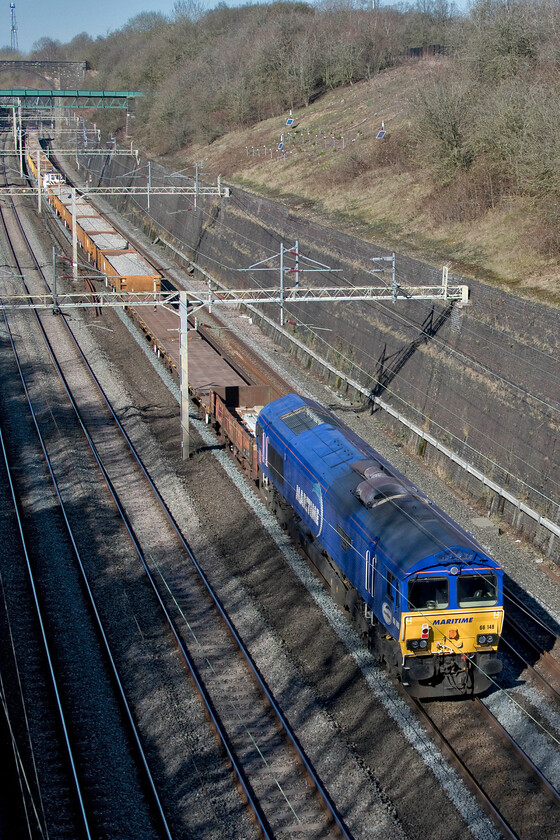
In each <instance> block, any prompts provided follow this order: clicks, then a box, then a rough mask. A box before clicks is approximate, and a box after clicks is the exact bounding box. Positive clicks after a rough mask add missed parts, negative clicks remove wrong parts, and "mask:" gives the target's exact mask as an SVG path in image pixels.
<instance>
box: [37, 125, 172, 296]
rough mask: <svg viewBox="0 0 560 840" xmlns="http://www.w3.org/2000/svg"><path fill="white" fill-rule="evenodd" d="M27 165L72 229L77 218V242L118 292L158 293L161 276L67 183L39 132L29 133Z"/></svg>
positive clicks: (58, 213) (65, 222) (53, 205)
mask: <svg viewBox="0 0 560 840" xmlns="http://www.w3.org/2000/svg"><path fill="white" fill-rule="evenodd" d="M25 142H26V156H25V159H26V164H27V168H28V171H29V173H30V174H31V176H32V177H33V179H34V180H35V181H36V182H37V181H39V180H40V181H41V188H42V190H43V192H44V194H45V197H46V199H47V200H48V201H49V203H50V204H51V206H52V207H53V209H54V211H55V212H56V214H57V215H58V216H59V217H60V218H61V219H62V221H63V222H64V224H65V225H66V227H67V228H69V229H70V230H71V229H72V217H73V214H75V215H76V228H75V229H76V239H77V242H78V243H79V245H80V246H81V247H82V249H83V251H84V253H85V254H86V256H87V259H88V260H89V262H91V263H92V264H93V265H95V266H96V268H97V269H98V270H99V271H100V273H101V274H102V275H104V276H105V277H106V280H107V283H109V284H110V285H111V286H112V287H113V289H114V290H115V291H116V292H152V291H154V292H159V291H160V290H161V275H160V273H159V272H158V271H157V270H156V269H155V268H154V266H153V265H151V264H150V263H149V262H148V261H147V260H146V259H145V258H144V257H143V256H142V255H141V254H139V253H138V252H137V251H136V250H135V249H134V248H131V247H130V245H129V243H128V241H127V240H126V238H125V237H124V236H123V235H122V234H121V233H119V231H117V230H115V229H114V228H113V226H112V225H111V224H110V222H108V221H107V219H106V218H104V217H103V216H101V214H100V213H98V212H97V210H96V209H95V208H94V207H93V206H92V205H91V204H90V202H89V201H88V200H87V198H86V197H85V196H83V195H82V194H80V193H79V192H78V191H76V190H74V193H73V192H72V188H71V187H70V186H68V185H67V184H66V180H65V178H64V175H63V174H62V173H61V172H60V171H59V169H58V168H57V167H56V165H55V164H54V163H53V161H51V159H50V158H49V156H48V155H47V154H46V152H45V151H44V149H43V147H42V145H41V143H40V141H39V136H38V133H37V132H35V131H32V132H27V134H26V138H25Z"/></svg>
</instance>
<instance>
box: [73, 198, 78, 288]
mask: <svg viewBox="0 0 560 840" xmlns="http://www.w3.org/2000/svg"><path fill="white" fill-rule="evenodd" d="M72 277H73V278H74V280H77V279H78V222H77V219H76V188H75V187H72Z"/></svg>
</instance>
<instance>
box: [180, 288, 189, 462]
mask: <svg viewBox="0 0 560 840" xmlns="http://www.w3.org/2000/svg"><path fill="white" fill-rule="evenodd" d="M179 316H180V323H179V349H180V353H179V360H180V369H179V382H180V388H181V457H182V458H183V460H186V459H187V458H189V457H190V440H189V353H188V338H189V324H188V321H187V293H186V292H180V293H179Z"/></svg>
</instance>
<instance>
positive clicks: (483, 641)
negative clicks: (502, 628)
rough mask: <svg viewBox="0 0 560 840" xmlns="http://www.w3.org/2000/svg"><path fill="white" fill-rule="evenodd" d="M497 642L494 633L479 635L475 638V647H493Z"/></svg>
mask: <svg viewBox="0 0 560 840" xmlns="http://www.w3.org/2000/svg"><path fill="white" fill-rule="evenodd" d="M497 640H498V637H497V636H496V635H495V634H494V633H481V634H480V636H477V637H476V643H477V645H493V644H495V643H496V642H497Z"/></svg>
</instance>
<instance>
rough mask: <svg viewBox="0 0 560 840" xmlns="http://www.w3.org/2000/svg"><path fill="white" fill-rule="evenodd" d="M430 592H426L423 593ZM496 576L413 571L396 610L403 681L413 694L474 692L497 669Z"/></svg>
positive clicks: (500, 619)
mask: <svg viewBox="0 0 560 840" xmlns="http://www.w3.org/2000/svg"><path fill="white" fill-rule="evenodd" d="M427 596H430V597H427ZM500 601H501V593H500V591H499V587H498V581H497V577H496V575H495V574H493V573H489V572H488V570H480V571H479V572H478V573H476V574H472V573H471V574H468V575H462V576H461V577H453V575H450V576H449V577H443V576H441V573H440V575H439V576H436V575H434V576H432V575H427V576H426V577H418V576H416V577H415V578H414V579H413V580H411V581H410V582H409V596H408V603H409V608H410V607H412V609H410V611H409V612H405V611H403V613H402V614H401V626H400V637H399V643H400V648H401V655H402V675H403V684H404V685H405V686H406V687H407V689H408V691H409V693H410V694H412V695H413V696H415V697H441V696H446V695H448V696H453V695H464V694H470V693H472V694H479V693H481V692H482V691H484V690H486V689H487V688H488V687H489V685H490V684H491V677H492V676H494V675H496V674H498V673H499V672H500V671H501V668H502V663H501V661H500V660H499V659H498V656H497V651H498V644H499V641H500V637H501V634H502V626H503V619H504V611H503V607H502V606H501V603H500Z"/></svg>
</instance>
